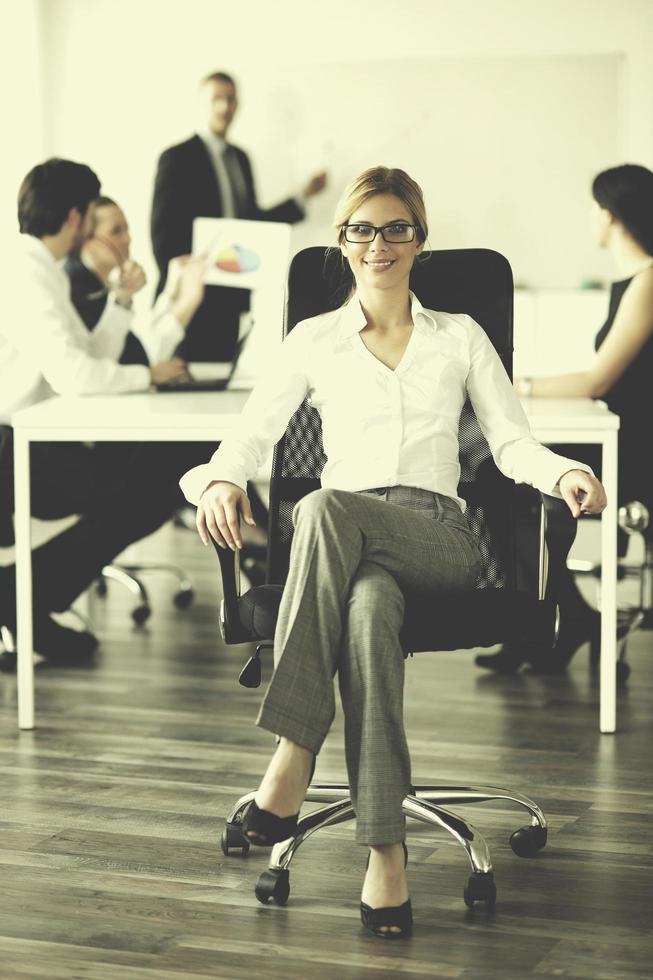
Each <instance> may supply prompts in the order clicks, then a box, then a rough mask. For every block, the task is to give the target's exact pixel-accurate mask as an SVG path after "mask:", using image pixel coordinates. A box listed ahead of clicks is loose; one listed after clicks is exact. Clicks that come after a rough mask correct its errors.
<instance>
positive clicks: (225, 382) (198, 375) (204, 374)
mask: <svg viewBox="0 0 653 980" xmlns="http://www.w3.org/2000/svg"><path fill="white" fill-rule="evenodd" d="M249 333H250V331H249V330H247V332H246V333H244V334H243V336H242V337H240V338H239V340H238V343H237V344H236V349H235V350H234V356H233V358H232V360H231V362H229V363H226V362H222V363H202V362H198V363H197V364H189V365H188V368H189V371H190V373H191V377H190V378H188V379H187V380H181V379H180V380H178V381H165V382H163V383H162V384H160V385H157V386H156V388H157V391H224V390H225V389H226V388H229V387H230V386H231V384H232V381H233V378H234V374H235V373H236V368H237V367H238V361H239V360H240V355H241V354H242V352H243V349H244V347H245V342H246V340H247V338H248V337H249ZM234 387H235V388H237V387H241V386H240V385H234ZM244 387H246V388H251V383H248V384H247V385H245V386H244Z"/></svg>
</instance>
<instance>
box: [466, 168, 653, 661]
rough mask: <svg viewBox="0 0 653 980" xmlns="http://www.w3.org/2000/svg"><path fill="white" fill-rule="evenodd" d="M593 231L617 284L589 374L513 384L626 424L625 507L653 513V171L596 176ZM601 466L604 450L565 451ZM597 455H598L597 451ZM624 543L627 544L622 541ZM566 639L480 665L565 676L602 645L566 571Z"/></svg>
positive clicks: (511, 650)
mask: <svg viewBox="0 0 653 980" xmlns="http://www.w3.org/2000/svg"><path fill="white" fill-rule="evenodd" d="M592 196H593V211H592V217H593V233H594V240H595V241H596V243H597V245H598V246H599V247H600V248H605V249H607V250H608V251H609V252H610V255H611V257H612V259H613V260H614V264H615V266H616V268H617V270H618V273H619V279H618V280H617V281H616V282H613V283H612V286H611V289H610V300H609V309H608V318H607V320H606V322H605V323H604V324H603V326H602V327H601V329H600V330H599V332H598V333H597V335H596V339H595V349H596V355H595V357H594V359H593V361H592V363H591V364H590V366H589V367H588V369H587V370H586V371H578V372H576V373H574V374H561V375H555V376H553V377H548V378H520V379H516V380H515V387H516V389H517V391H518V392H519V393H520V394H522V395H525V396H528V395H532V396H536V397H537V398H601V399H603V401H605V402H606V403H607V405H608V408H609V409H610V410H611V411H612V412H615V413H616V414H617V415H618V416H619V419H620V425H619V503H620V504H621V503H627V502H628V501H630V500H641V501H643V502H644V503H645V504H646V505H647V507H648V508H649V510H651V511H652V512H653V458H652V456H651V452H650V450H649V448H648V442H647V437H646V435H645V432H646V428H645V427H646V425H647V423H646V419H650V418H651V416H652V415H653V384H652V380H653V172H651V171H650V170H648V169H647V168H646V167H642V166H638V165H636V164H624V165H622V166H620V167H612V168H611V169H610V170H604V171H602V172H601V173H600V174H598V175H597V176H596V177H595V178H594V182H593V184H592ZM566 448H567V451H571V453H572V455H574V456H578V457H579V458H580V459H583V460H585V461H586V462H587V463H589V464H590V466H592V467H593V468H594V469H596V470H597V471H598V470H599V469H600V465H601V459H600V450H599V449H598V447H593V446H574V447H570V446H567V447H566ZM593 450H595V451H594V452H593ZM623 543H624V544H625V542H623ZM559 605H560V635H559V638H558V642H557V644H556V647H555V650H553V651H551V650H547V651H546V652H545V653H543V652H542V651H540V650H538V649H537V648H536V647H531V648H530V649H526V648H525V647H524V646H523V645H519V646H515V645H512V644H510V645H508V644H507V645H505V646H504V647H503V649H502V650H500V651H499V652H498V653H495V654H480V655H479V656H478V657H477V658H476V662H477V664H478V665H479V666H481V667H488V668H491V669H493V670H496V671H500V672H502V673H511V672H514V671H516V670H518V669H519V667H520V666H521V665H522V664H523V663H529V664H531V665H532V666H533V667H534V668H535V669H536V670H538V671H539V672H540V673H545V672H552V671H554V672H555V671H561V670H564V669H565V668H566V667H567V665H568V664H569V662H570V660H571V658H572V657H573V655H574V654H575V652H576V651H577V650H578V649H579V648H580V647H581V646H583V644H585V643H587V642H589V643H590V644H591V645H593V646H595V647H597V648H598V644H599V637H600V615H599V613H598V612H597V611H596V609H593V608H592V607H590V606H589V605H588V604H587V602H585V599H584V598H583V596H582V595H581V593H580V591H579V590H578V587H577V586H576V583H575V580H574V577H573V575H572V573H571V572H570V571H569V570H568V569H565V570H564V573H563V578H562V580H561V582H560V592H559Z"/></svg>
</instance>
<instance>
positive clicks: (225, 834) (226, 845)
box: [220, 823, 250, 857]
mask: <svg viewBox="0 0 653 980" xmlns="http://www.w3.org/2000/svg"><path fill="white" fill-rule="evenodd" d="M220 847H221V848H222V853H223V854H224V856H225V857H229V855H230V853H231V852H232V851H240V855H241V857H247V855H248V854H249V848H250V843H249V841H248V840H247V838H246V837H245V835H244V834H243V831H242V827H241V825H240V824H238V823H228V824H225V828H224V830H223V831H222V835H221V837H220Z"/></svg>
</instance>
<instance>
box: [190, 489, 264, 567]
mask: <svg viewBox="0 0 653 980" xmlns="http://www.w3.org/2000/svg"><path fill="white" fill-rule="evenodd" d="M240 514H242V515H243V519H244V520H245V521H246V522H247V523H248V524H249V525H250V526H251V527H255V526H256V522H255V521H254V518H253V517H252V508H251V506H250V503H249V497H248V496H247V494H246V493H245V491H244V490H242V489H241V488H240V487H238V486H236V484H235V483H228V482H227V481H226V480H216V481H214V482H213V483H209V485H208V487H207V488H206V490H205V491H204V493H203V494H202V496H201V497H200V502H199V504H198V505H197V518H196V524H197V530H198V533H199V536H200V538H201V539H202V541H203V542H204V544H205V545H207V544H208V543H209V540H210V539H209V535H210V536H211V538H213V540H214V541H215V543H216V544H218V545H219V546H220V547H221V548H231V550H232V551H235V550H236V548H242V546H243V541H242V538H241V536H240Z"/></svg>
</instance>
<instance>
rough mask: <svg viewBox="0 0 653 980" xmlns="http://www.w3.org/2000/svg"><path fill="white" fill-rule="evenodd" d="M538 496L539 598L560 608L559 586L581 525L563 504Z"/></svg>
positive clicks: (539, 494)
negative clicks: (560, 577) (558, 603)
mask: <svg viewBox="0 0 653 980" xmlns="http://www.w3.org/2000/svg"><path fill="white" fill-rule="evenodd" d="M535 492H536V493H537V495H538V497H539V511H540V542H539V553H538V598H539V599H546V600H550V601H553V602H555V603H556V604H557V601H558V592H557V588H556V586H557V583H558V581H559V576H560V574H562V570H563V569H564V568H565V566H566V563H567V555H568V554H569V551H570V549H571V546H572V544H573V543H574V539H575V537H576V532H577V530H578V522H577V520H576V518H575V517H574V516H573V515H572V513H571V511H570V510H569V507H568V506H567V504H566V503H565V501H564V500H560V499H559V498H558V497H551V496H550V495H549V494H547V493H540V492H539V491H535Z"/></svg>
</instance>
